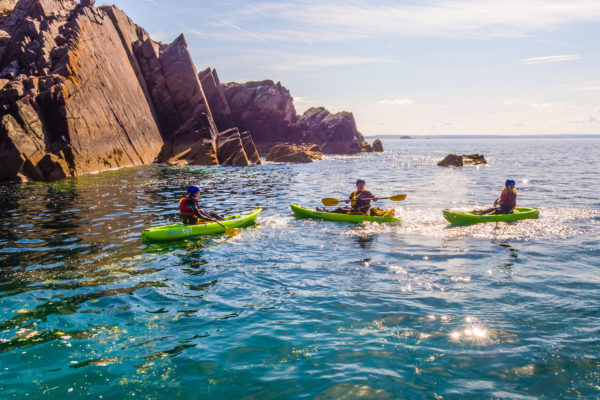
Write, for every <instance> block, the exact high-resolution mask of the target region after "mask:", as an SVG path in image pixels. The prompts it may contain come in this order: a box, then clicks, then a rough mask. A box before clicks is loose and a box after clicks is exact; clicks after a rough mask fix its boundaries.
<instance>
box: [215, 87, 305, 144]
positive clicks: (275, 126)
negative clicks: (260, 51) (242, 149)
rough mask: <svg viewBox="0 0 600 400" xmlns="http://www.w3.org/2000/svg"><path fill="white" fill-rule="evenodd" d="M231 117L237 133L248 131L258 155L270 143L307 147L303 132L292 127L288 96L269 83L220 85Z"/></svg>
mask: <svg viewBox="0 0 600 400" xmlns="http://www.w3.org/2000/svg"><path fill="white" fill-rule="evenodd" d="M222 87H223V91H224V93H225V97H226V99H227V102H228V103H229V107H230V110H231V115H232V117H233V121H234V123H235V125H236V126H238V127H239V128H240V130H248V131H250V134H251V135H252V139H253V140H254V143H255V144H256V147H257V148H258V150H259V151H260V152H262V153H264V152H266V151H267V150H268V149H270V148H271V147H272V146H273V144H274V143H277V142H289V143H296V144H300V143H308V142H307V136H306V132H305V131H304V130H303V129H302V128H301V127H300V126H299V125H298V124H297V123H296V120H297V116H296V109H295V108H294V100H293V98H292V96H291V95H290V92H289V91H288V90H287V89H286V88H284V87H283V86H281V84H280V83H274V82H273V81H271V80H265V81H260V82H247V83H244V84H239V83H226V84H223V85H222Z"/></svg>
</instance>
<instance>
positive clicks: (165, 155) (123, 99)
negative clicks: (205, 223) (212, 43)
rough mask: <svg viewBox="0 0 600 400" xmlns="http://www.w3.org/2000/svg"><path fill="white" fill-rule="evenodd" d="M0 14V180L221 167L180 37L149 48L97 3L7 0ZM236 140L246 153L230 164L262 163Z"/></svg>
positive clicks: (119, 16) (142, 35)
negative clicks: (156, 167) (1, 164)
mask: <svg viewBox="0 0 600 400" xmlns="http://www.w3.org/2000/svg"><path fill="white" fill-rule="evenodd" d="M13 7H14V8H13ZM0 12H1V14H0V157H2V160H6V161H7V162H6V165H5V168H3V169H2V170H0V181H6V180H17V181H26V180H53V179H59V178H64V177H69V176H77V175H81V174H86V173H89V172H93V171H101V170H106V169H111V168H118V167H123V166H129V165H137V164H148V163H151V162H153V161H155V160H156V159H158V161H161V162H169V163H173V164H217V163H218V162H219V161H218V157H217V153H218V152H219V151H221V150H220V149H219V143H225V142H224V141H222V140H220V139H219V130H218V129H217V127H216V124H215V121H214V120H213V117H212V114H211V110H210V106H209V104H210V101H207V98H206V95H205V93H204V92H203V88H202V85H201V83H200V79H199V77H198V75H197V73H196V69H195V67H194V64H193V63H192V60H191V57H190V54H189V52H188V50H187V45H186V42H185V39H184V38H183V36H180V37H178V38H177V39H176V40H175V41H174V42H173V43H171V44H170V45H168V46H165V45H162V44H160V43H156V42H153V41H152V40H151V39H150V37H149V35H148V34H147V33H146V32H145V31H144V30H143V29H141V28H140V27H138V26H136V25H135V24H133V22H131V20H130V19H129V18H128V17H127V16H126V15H125V14H124V13H123V12H122V11H121V10H119V9H117V8H116V7H114V6H113V7H100V8H96V7H94V1H93V0H83V1H81V3H79V4H78V3H77V2H75V1H73V0H20V1H18V2H16V1H10V0H1V3H0ZM212 78H213V79H214V80H215V82H216V83H215V84H214V87H216V88H220V85H219V83H218V77H216V73H215V74H214V75H213V76H212ZM221 94H222V93H221ZM224 130H226V129H224ZM231 135H237V141H238V142H239V143H242V142H244V143H246V145H245V146H241V145H240V146H238V147H237V150H235V151H239V152H240V154H238V155H233V154H230V155H229V156H228V157H227V159H228V160H229V159H232V160H233V159H235V160H236V161H235V162H236V163H238V164H239V163H241V161H240V160H244V159H246V160H247V164H246V165H249V164H252V163H255V162H259V161H260V159H258V158H257V157H256V154H252V156H251V157H250V158H248V157H247V156H246V155H245V147H248V148H249V151H254V152H255V151H256V149H255V148H254V146H253V144H250V143H249V142H251V138H250V137H248V136H246V137H245V138H244V139H243V140H242V135H240V133H239V131H237V130H236V131H234V132H233V133H232V132H229V133H228V137H230V136H231ZM230 148H231V147H230V146H228V149H230ZM230 151H231V150H230ZM223 152H225V153H226V152H227V151H226V150H223V151H221V153H223ZM241 153H244V154H241ZM157 157H158V158H157Z"/></svg>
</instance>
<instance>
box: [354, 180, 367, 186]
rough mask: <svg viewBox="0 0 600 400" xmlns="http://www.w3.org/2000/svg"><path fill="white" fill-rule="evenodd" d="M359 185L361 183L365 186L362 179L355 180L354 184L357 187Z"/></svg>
mask: <svg viewBox="0 0 600 400" xmlns="http://www.w3.org/2000/svg"><path fill="white" fill-rule="evenodd" d="M359 183H362V184H363V185H364V184H366V182H365V180H364V179H357V180H356V184H357V185H358V184H359Z"/></svg>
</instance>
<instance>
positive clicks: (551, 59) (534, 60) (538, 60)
mask: <svg viewBox="0 0 600 400" xmlns="http://www.w3.org/2000/svg"><path fill="white" fill-rule="evenodd" d="M579 59H581V56H580V55H578V54H563V55H559V56H544V57H531V58H523V59H521V60H519V62H518V64H526V65H527V64H546V63H555V62H564V61H573V60H579Z"/></svg>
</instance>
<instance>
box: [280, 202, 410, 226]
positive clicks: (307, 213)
mask: <svg viewBox="0 0 600 400" xmlns="http://www.w3.org/2000/svg"><path fill="white" fill-rule="evenodd" d="M290 207H291V208H292V211H293V212H294V214H295V215H296V216H298V217H301V218H314V219H324V220H327V221H339V222H353V223H355V224H360V223H361V222H365V221H368V222H379V223H381V222H390V223H400V222H402V220H401V219H399V218H396V217H374V216H371V215H364V214H340V213H332V212H323V211H317V210H314V209H311V208H306V207H302V206H299V205H298V204H290Z"/></svg>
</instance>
